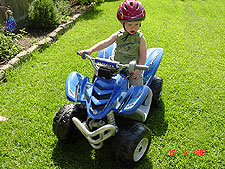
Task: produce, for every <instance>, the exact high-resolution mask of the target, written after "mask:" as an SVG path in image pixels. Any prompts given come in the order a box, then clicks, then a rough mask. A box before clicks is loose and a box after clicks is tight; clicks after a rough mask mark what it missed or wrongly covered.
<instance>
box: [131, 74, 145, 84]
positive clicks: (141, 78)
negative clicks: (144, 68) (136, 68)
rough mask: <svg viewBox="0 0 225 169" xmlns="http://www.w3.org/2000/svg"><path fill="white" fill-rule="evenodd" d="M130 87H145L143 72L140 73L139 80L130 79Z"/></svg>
mask: <svg viewBox="0 0 225 169" xmlns="http://www.w3.org/2000/svg"><path fill="white" fill-rule="evenodd" d="M129 83H130V85H133V86H141V85H143V72H142V73H140V75H139V77H138V79H133V78H129Z"/></svg>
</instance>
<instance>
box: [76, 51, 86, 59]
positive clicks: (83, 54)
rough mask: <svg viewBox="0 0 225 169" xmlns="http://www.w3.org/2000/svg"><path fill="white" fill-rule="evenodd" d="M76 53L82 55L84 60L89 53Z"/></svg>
mask: <svg viewBox="0 0 225 169" xmlns="http://www.w3.org/2000/svg"><path fill="white" fill-rule="evenodd" d="M76 53H77V55H80V56H81V58H82V59H86V55H87V52H83V53H82V54H80V52H79V51H77V52H76Z"/></svg>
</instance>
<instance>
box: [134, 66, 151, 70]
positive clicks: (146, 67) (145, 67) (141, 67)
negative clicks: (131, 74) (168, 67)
mask: <svg viewBox="0 0 225 169" xmlns="http://www.w3.org/2000/svg"><path fill="white" fill-rule="evenodd" d="M136 69H139V70H147V71H148V70H149V66H145V65H136Z"/></svg>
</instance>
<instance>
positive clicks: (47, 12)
mask: <svg viewBox="0 0 225 169" xmlns="http://www.w3.org/2000/svg"><path fill="white" fill-rule="evenodd" d="M28 19H29V21H30V24H31V26H32V27H35V28H49V27H55V26H56V25H57V24H58V21H57V10H56V7H55V5H54V2H53V0H34V1H33V2H32V3H31V5H30V6H29V10H28Z"/></svg>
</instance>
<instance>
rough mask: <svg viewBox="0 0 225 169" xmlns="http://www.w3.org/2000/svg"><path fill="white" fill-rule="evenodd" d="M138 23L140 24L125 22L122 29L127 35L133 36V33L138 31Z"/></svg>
mask: <svg viewBox="0 0 225 169" xmlns="http://www.w3.org/2000/svg"><path fill="white" fill-rule="evenodd" d="M140 23H141V22H140V21H133V22H125V23H124V27H125V29H126V31H127V32H128V33H130V34H134V33H135V32H137V31H138V29H139V27H140Z"/></svg>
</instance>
